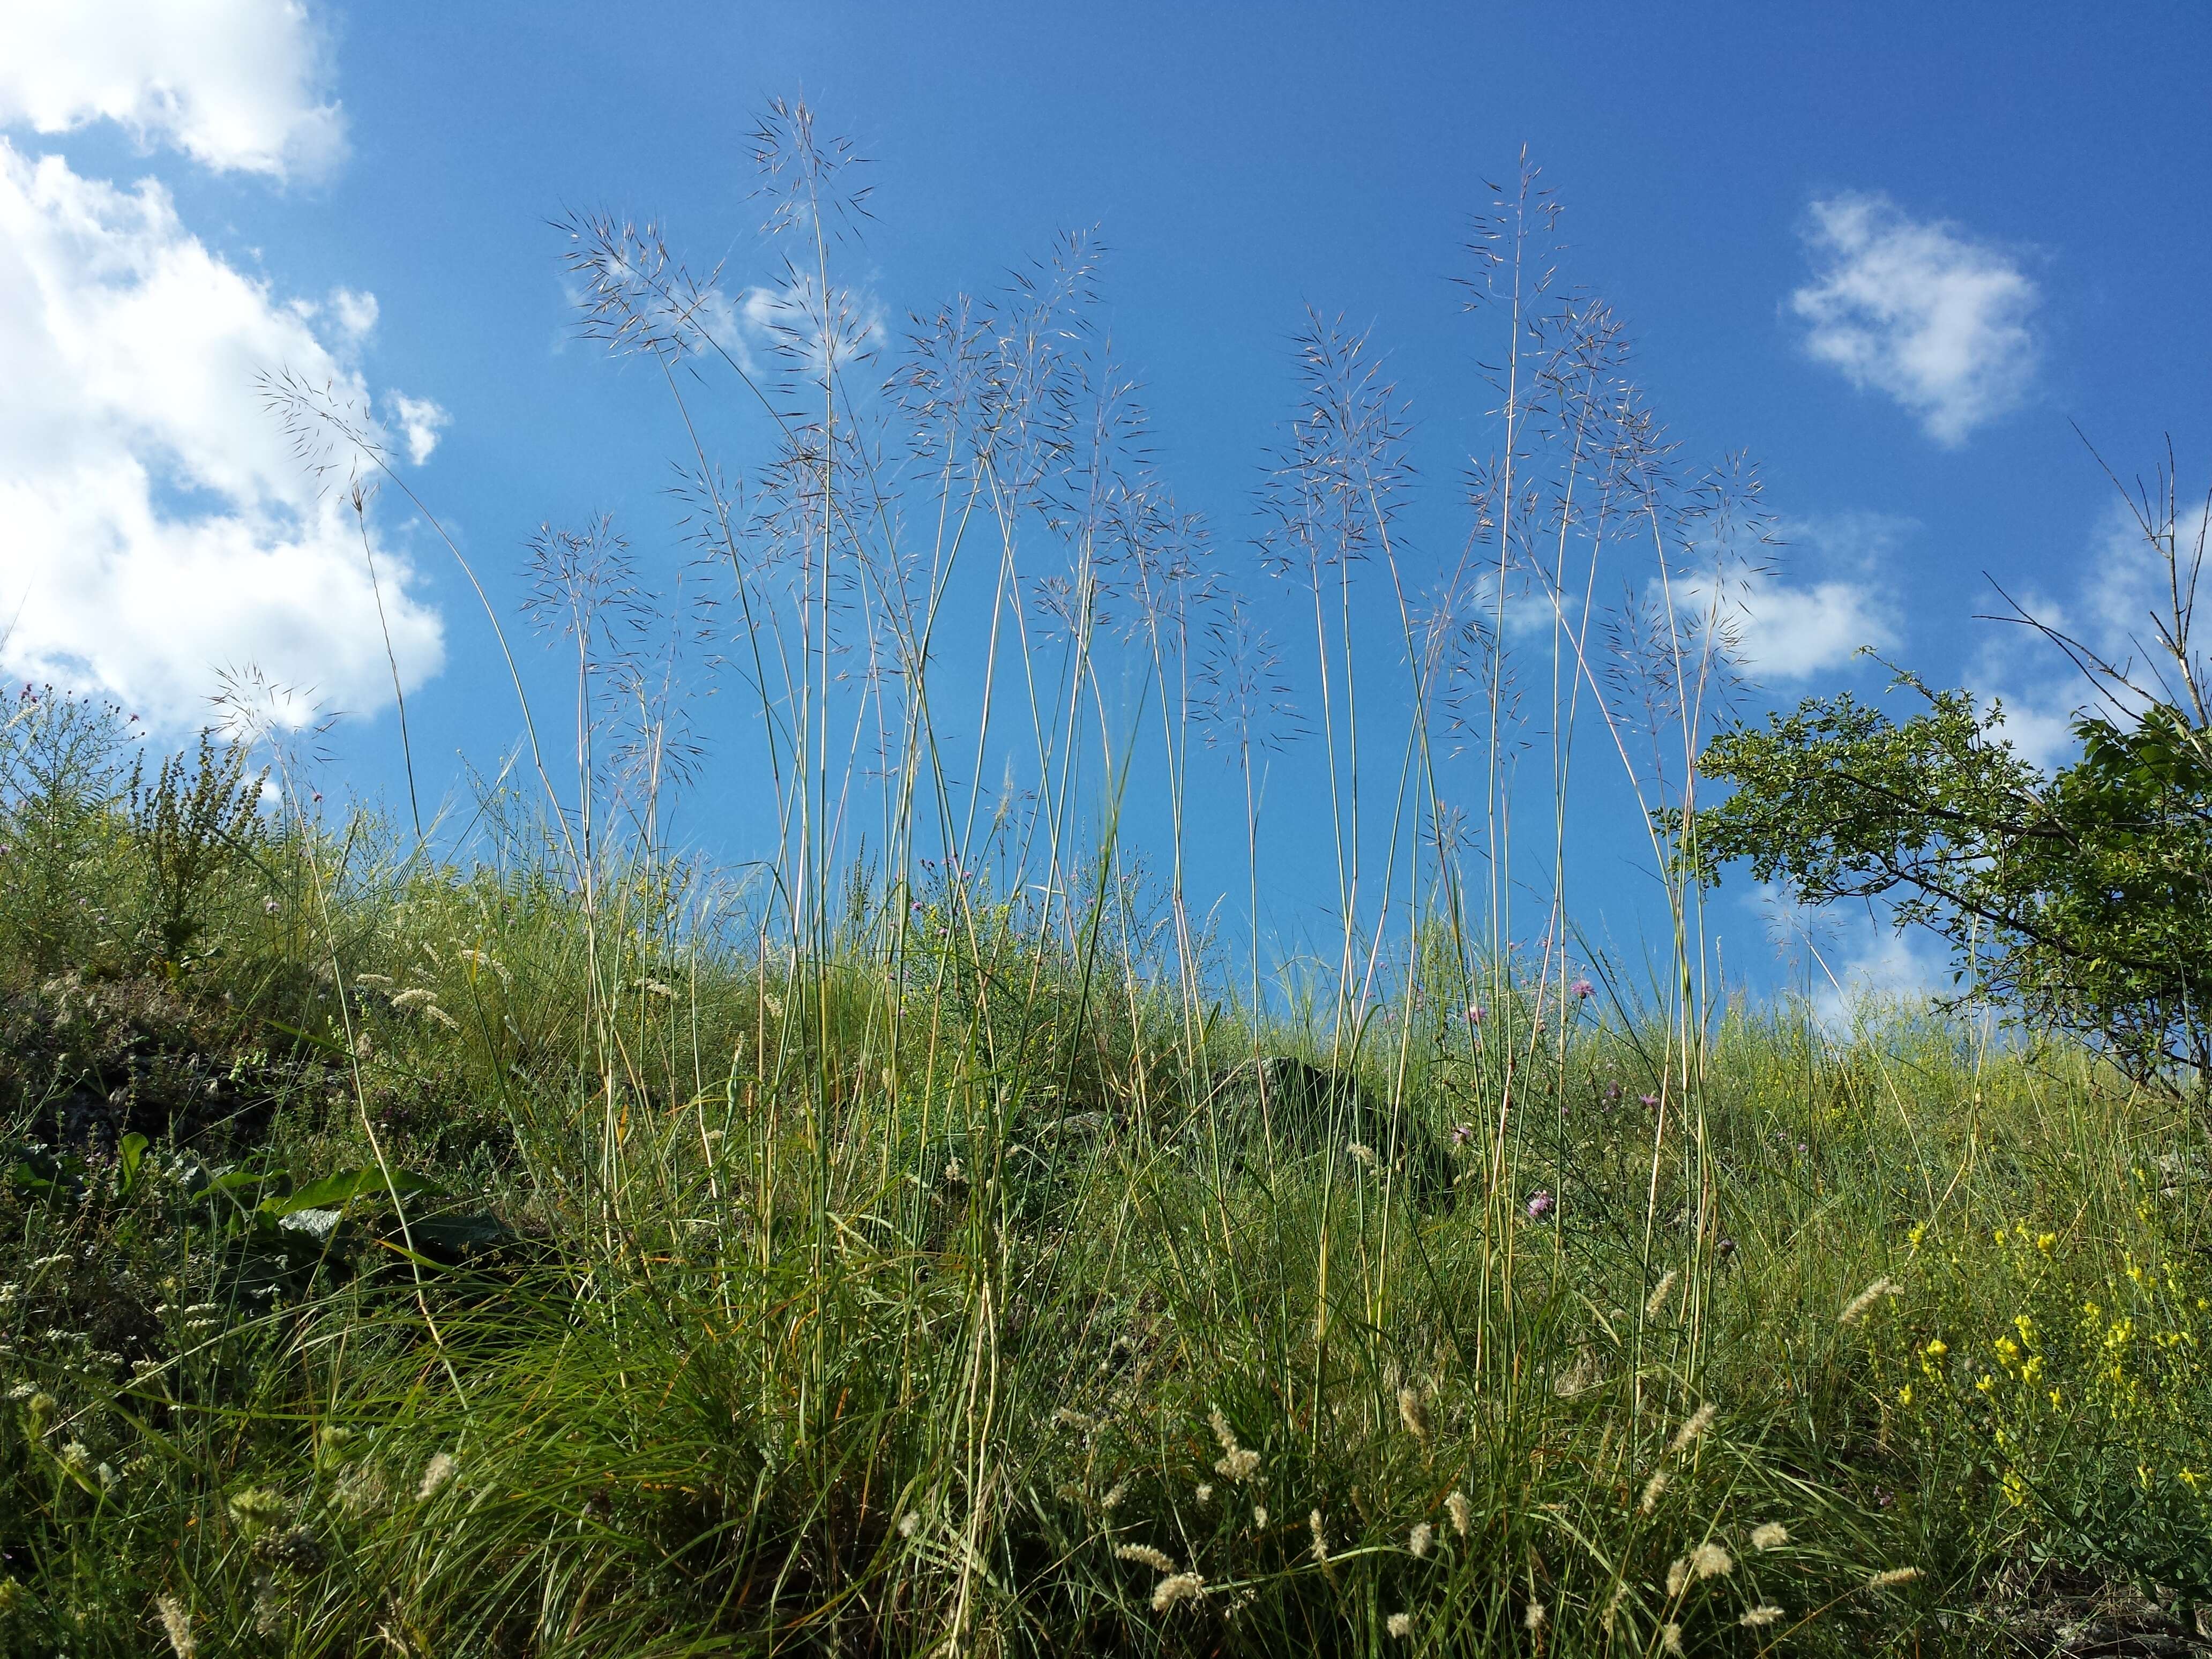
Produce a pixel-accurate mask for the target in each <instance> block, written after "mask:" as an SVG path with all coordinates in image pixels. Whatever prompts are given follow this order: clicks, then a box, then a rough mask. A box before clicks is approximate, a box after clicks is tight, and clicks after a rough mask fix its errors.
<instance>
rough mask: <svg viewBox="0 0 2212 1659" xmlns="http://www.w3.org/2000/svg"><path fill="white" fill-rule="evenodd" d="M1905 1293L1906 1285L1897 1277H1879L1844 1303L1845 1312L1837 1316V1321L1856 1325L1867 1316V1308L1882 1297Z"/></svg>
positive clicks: (1842, 1323)
mask: <svg viewBox="0 0 2212 1659" xmlns="http://www.w3.org/2000/svg"><path fill="white" fill-rule="evenodd" d="M1904 1294H1905V1286H1904V1285H1900V1284H1899V1283H1898V1282H1897V1281H1896V1280H1895V1279H1875V1282H1874V1283H1873V1284H1871V1285H1868V1286H1867V1287H1866V1289H1864V1290H1863V1291H1860V1292H1859V1293H1858V1294H1857V1296H1855V1297H1852V1298H1851V1299H1850V1301H1849V1302H1848V1303H1846V1304H1844V1310H1843V1312H1841V1313H1839V1314H1838V1315H1837V1316H1836V1323H1838V1325H1856V1324H1857V1323H1858V1322H1859V1321H1860V1320H1862V1319H1863V1318H1865V1317H1866V1314H1867V1310H1868V1309H1869V1308H1871V1307H1873V1306H1874V1304H1875V1303H1877V1302H1879V1301H1881V1299H1882V1297H1886V1296H1903V1295H1904Z"/></svg>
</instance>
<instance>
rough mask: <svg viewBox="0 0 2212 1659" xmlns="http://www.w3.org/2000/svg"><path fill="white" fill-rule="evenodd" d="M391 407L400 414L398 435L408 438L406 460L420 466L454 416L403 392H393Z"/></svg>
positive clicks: (424, 400)
mask: <svg viewBox="0 0 2212 1659" xmlns="http://www.w3.org/2000/svg"><path fill="white" fill-rule="evenodd" d="M392 409H393V410H394V412H396V413H397V414H398V416H399V432H400V435H401V436H402V437H404V438H405V439H406V441H407V459H409V460H410V461H412V462H413V463H414V464H415V465H417V466H420V465H422V463H423V462H425V461H427V460H428V459H430V452H431V451H432V450H434V449H435V448H436V447H438V435H439V433H441V432H442V431H444V430H445V428H447V427H449V426H451V425H452V424H453V416H450V415H448V414H447V413H446V411H445V410H443V409H442V408H441V407H440V406H439V405H438V404H435V403H432V402H431V401H430V399H428V398H410V397H409V396H407V394H406V393H404V392H393V393H392Z"/></svg>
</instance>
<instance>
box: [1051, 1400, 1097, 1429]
mask: <svg viewBox="0 0 2212 1659" xmlns="http://www.w3.org/2000/svg"><path fill="white" fill-rule="evenodd" d="M1052 1420H1053V1421H1054V1422H1055V1423H1057V1424H1059V1425H1060V1427H1062V1428H1063V1429H1076V1430H1079V1431H1082V1432H1083V1433H1085V1434H1091V1433H1095V1432H1096V1431H1097V1428H1098V1425H1097V1422H1096V1421H1095V1420H1094V1419H1091V1418H1089V1417H1086V1416H1085V1415H1084V1414H1083V1413H1081V1412H1079V1411H1077V1410H1076V1409H1075V1408H1074V1407H1073V1406H1062V1407H1060V1409H1059V1410H1057V1411H1055V1412H1054V1413H1053V1414H1052Z"/></svg>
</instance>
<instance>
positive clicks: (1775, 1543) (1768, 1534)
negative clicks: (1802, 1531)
mask: <svg viewBox="0 0 2212 1659" xmlns="http://www.w3.org/2000/svg"><path fill="white" fill-rule="evenodd" d="M1789 1541H1790V1528H1787V1527H1785V1526H1784V1525H1783V1524H1782V1523H1781V1522H1779V1521H1767V1522H1762V1523H1760V1524H1759V1525H1758V1526H1756V1527H1753V1528H1752V1529H1751V1547H1752V1548H1753V1549H1755V1550H1778V1549H1780V1548H1781V1547H1783V1546H1784V1544H1786V1543H1788V1542H1789Z"/></svg>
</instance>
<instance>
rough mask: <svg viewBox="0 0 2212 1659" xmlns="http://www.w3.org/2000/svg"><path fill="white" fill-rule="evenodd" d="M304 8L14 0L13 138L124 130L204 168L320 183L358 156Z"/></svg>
mask: <svg viewBox="0 0 2212 1659" xmlns="http://www.w3.org/2000/svg"><path fill="white" fill-rule="evenodd" d="M325 70H326V63H325V48H324V42H323V40H322V37H321V34H320V33H319V31H318V30H317V28H316V27H315V26H314V23H313V19H312V18H310V17H309V15H308V14H307V8H306V6H305V5H303V4H302V3H301V0H11V3H9V4H6V5H0V126H9V125H18V124H27V125H29V126H30V127H32V128H33V130H34V131H39V132H48V133H52V132H66V131H69V130H70V129H71V128H73V127H80V126H82V125H86V124H87V123H88V122H92V121H98V120H110V121H115V122H118V123H119V124H121V125H123V126H125V127H126V128H128V129H130V130H131V132H133V133H134V134H136V135H137V138H138V140H139V142H140V143H147V144H151V143H169V144H173V145H174V146H176V147H177V148H178V149H181V150H183V151H184V152H185V154H186V155H190V156H191V158H192V159H193V160H194V161H198V162H199V163H200V164H201V165H202V166H204V167H213V168H216V169H218V170H220V171H237V172H245V173H264V174H267V175H269V176H270V177H273V178H279V179H284V178H293V177H306V178H311V179H312V178H314V177H317V176H319V175H320V174H322V173H325V172H326V171H328V170H329V169H330V168H331V167H334V166H335V165H336V164H337V162H338V161H340V160H342V159H343V156H344V155H345V118H344V115H343V112H341V111H340V109H339V107H338V106H337V102H336V101H335V100H330V99H327V98H325V97H324V96H323V95H322V87H323V82H324V80H325Z"/></svg>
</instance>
